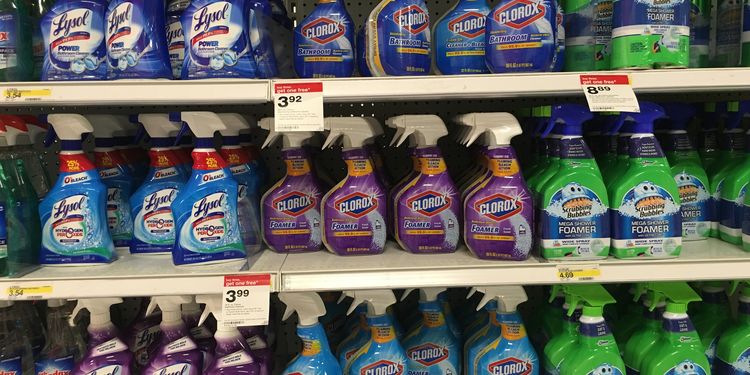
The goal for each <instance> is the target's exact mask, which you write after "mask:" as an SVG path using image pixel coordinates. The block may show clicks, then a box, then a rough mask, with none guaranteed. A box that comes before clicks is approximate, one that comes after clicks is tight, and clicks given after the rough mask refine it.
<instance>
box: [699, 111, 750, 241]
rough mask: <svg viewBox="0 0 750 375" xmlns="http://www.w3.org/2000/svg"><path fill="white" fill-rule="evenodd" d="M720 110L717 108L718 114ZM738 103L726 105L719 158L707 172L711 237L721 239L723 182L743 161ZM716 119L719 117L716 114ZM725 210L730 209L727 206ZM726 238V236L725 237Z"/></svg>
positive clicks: (742, 131) (743, 137) (743, 142)
mask: <svg viewBox="0 0 750 375" xmlns="http://www.w3.org/2000/svg"><path fill="white" fill-rule="evenodd" d="M721 109H722V108H717V112H720V110H721ZM739 109H740V108H739V103H738V102H728V103H726V111H727V116H726V120H725V121H724V128H723V129H722V132H721V137H720V138H719V158H718V160H717V161H716V168H715V169H714V170H713V171H711V170H709V171H708V179H709V181H710V184H711V198H712V199H713V202H714V211H713V212H714V221H712V222H711V237H717V238H719V237H721V230H720V227H721V218H722V214H721V199H722V195H723V194H722V190H724V182H725V181H726V178H727V176H729V174H730V173H731V172H732V171H733V170H734V169H735V167H737V166H738V165H739V164H740V163H742V162H743V161H744V160H745V155H746V154H745V150H746V148H747V146H746V140H745V131H744V129H743V128H742V117H743V116H742V115H741V114H739V113H738V112H739ZM716 117H720V114H717V115H716ZM727 208H732V206H731V205H728V206H727ZM725 236H726V235H725Z"/></svg>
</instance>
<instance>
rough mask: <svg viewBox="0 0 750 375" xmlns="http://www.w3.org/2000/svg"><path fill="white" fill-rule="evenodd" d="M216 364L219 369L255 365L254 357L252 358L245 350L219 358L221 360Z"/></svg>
mask: <svg viewBox="0 0 750 375" xmlns="http://www.w3.org/2000/svg"><path fill="white" fill-rule="evenodd" d="M216 362H217V367H219V368H227V367H235V366H241V365H249V364H251V363H253V357H251V356H250V354H248V353H246V352H245V351H244V350H239V351H236V352H234V353H232V354H229V355H225V356H223V357H221V358H219V360H218V361H216Z"/></svg>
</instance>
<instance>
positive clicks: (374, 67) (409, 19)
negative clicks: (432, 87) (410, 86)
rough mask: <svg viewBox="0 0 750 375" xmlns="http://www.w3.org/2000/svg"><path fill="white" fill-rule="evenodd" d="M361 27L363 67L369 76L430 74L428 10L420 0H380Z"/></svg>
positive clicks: (430, 53)
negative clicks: (363, 37)
mask: <svg viewBox="0 0 750 375" xmlns="http://www.w3.org/2000/svg"><path fill="white" fill-rule="evenodd" d="M364 28H365V32H364V35H365V43H364V45H365V53H366V59H367V70H368V71H369V72H370V74H371V75H372V76H373V77H383V76H414V75H427V74H430V68H431V64H432V46H431V43H432V42H431V40H432V37H431V34H430V11H429V10H428V9H427V4H426V3H425V1H424V0H383V1H381V2H380V3H379V4H378V5H376V6H375V8H374V9H373V10H372V12H370V15H369V16H368V17H367V19H365V26H364ZM407 46H408V47H407Z"/></svg>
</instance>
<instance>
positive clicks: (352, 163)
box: [341, 148, 374, 177]
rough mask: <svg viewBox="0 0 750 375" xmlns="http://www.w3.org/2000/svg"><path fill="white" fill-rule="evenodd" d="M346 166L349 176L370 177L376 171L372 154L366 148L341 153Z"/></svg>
mask: <svg viewBox="0 0 750 375" xmlns="http://www.w3.org/2000/svg"><path fill="white" fill-rule="evenodd" d="M341 157H342V159H344V163H345V164H346V170H347V175H349V176H352V177H360V176H366V175H370V174H372V173H373V171H374V167H373V163H372V160H371V159H370V154H369V152H367V150H365V149H364V148H351V149H348V150H345V151H343V152H342V153H341Z"/></svg>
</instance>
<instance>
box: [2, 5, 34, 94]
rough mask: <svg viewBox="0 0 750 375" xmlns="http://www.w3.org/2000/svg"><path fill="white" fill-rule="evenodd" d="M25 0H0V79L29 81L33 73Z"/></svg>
mask: <svg viewBox="0 0 750 375" xmlns="http://www.w3.org/2000/svg"><path fill="white" fill-rule="evenodd" d="M27 4H28V2H27V1H26V0H0V13H2V14H3V20H2V21H3V22H2V26H1V28H2V30H1V31H2V33H3V38H0V39H2V40H0V81H2V82H12V81H30V80H31V78H32V76H33V74H34V57H33V53H32V50H31V48H32V47H31V34H32V30H31V29H32V28H31V18H30V17H29V16H30V12H29V8H28V5H27Z"/></svg>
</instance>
